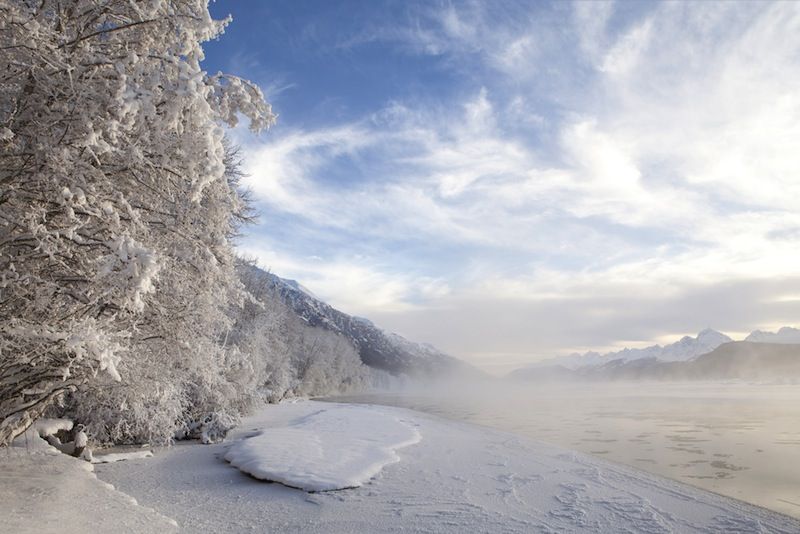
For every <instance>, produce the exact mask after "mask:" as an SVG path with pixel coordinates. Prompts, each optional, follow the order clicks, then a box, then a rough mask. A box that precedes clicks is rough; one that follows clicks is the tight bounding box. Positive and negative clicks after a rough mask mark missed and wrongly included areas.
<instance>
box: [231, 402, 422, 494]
mask: <svg viewBox="0 0 800 534" xmlns="http://www.w3.org/2000/svg"><path fill="white" fill-rule="evenodd" d="M322 406H323V407H322V408H321V409H319V410H317V411H314V412H312V413H310V414H308V415H306V416H303V417H300V418H297V419H294V420H292V421H289V422H288V423H287V424H286V425H285V426H279V427H272V428H269V429H267V430H265V431H263V432H262V433H260V434H258V435H256V436H253V437H250V438H248V439H244V440H242V441H239V442H238V443H236V444H234V445H233V446H232V447H231V448H230V449H229V450H228V452H227V454H226V455H225V459H226V460H227V461H229V462H230V463H231V464H232V465H234V466H236V467H238V468H239V469H240V470H242V471H244V472H245V473H247V474H249V475H252V476H254V477H256V478H260V479H264V480H269V481H273V482H280V483H281V484H284V485H286V486H290V487H293V488H300V489H303V490H306V491H329V490H337V489H344V488H355V487H358V486H361V485H362V484H363V483H364V482H366V481H368V480H369V479H371V478H372V477H374V476H375V475H377V474H378V473H379V472H380V471H381V469H383V467H384V466H385V465H387V464H390V463H394V462H396V461H398V460H399V459H400V458H399V457H398V456H397V454H396V453H395V451H396V450H397V449H400V448H402V447H407V446H409V445H413V444H414V443H417V442H419V440H420V434H419V432H418V431H417V429H416V425H415V424H414V423H412V422H409V421H406V420H403V419H402V418H401V417H397V416H395V415H392V414H387V413H386V412H385V410H381V409H377V408H372V407H369V406H357V405H353V406H332V407H331V408H327V407H325V405H322Z"/></svg>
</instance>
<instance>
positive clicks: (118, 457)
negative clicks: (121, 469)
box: [92, 451, 153, 464]
mask: <svg viewBox="0 0 800 534" xmlns="http://www.w3.org/2000/svg"><path fill="white" fill-rule="evenodd" d="M152 456H153V451H134V452H112V453H109V454H96V455H94V456H93V457H92V463H93V464H110V463H113V462H122V461H125V460H139V459H141V458H151V457H152Z"/></svg>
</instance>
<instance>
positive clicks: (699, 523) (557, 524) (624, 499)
mask: <svg viewBox="0 0 800 534" xmlns="http://www.w3.org/2000/svg"><path fill="white" fill-rule="evenodd" d="M320 414H323V416H320ZM309 421H312V423H309ZM314 421H316V422H314ZM359 421H360V422H361V423H362V424H361V425H359ZM398 423H401V426H397V424H398ZM347 425H350V426H347ZM384 425H388V426H384ZM401 427H403V428H413V430H414V432H417V433H418V435H419V438H421V439H414V440H413V443H406V442H407V441H408V440H406V439H405V438H407V437H408V436H407V435H404V434H402V433H401V434H397V433H396V431H397V430H398V429H400V428H401ZM359 428H360V429H365V430H366V429H370V428H372V429H374V430H376V433H375V436H376V439H375V443H373V444H374V445H375V446H376V447H377V448H378V449H381V450H383V449H382V445H381V444H382V443H384V444H385V443H393V444H394V445H396V446H397V448H396V450H395V449H393V448H392V447H389V449H392V450H394V452H393V453H392V454H394V456H395V457H392V455H391V454H389V455H385V456H384V457H382V460H381V461H380V462H378V463H379V464H380V467H381V468H382V470H380V469H377V470H375V472H374V473H372V472H369V473H366V474H367V475H369V476H366V475H364V473H362V475H364V476H362V477H361V479H360V481H359V483H362V482H363V484H362V485H361V486H359V487H355V488H352V489H346V490H342V491H328V492H321V493H307V492H304V491H301V490H298V489H292V488H290V487H287V486H284V485H281V484H277V483H265V482H263V481H260V480H256V479H255V478H253V477H251V476H248V475H245V474H244V473H242V472H241V471H239V470H238V469H236V468H235V467H233V466H232V465H230V464H229V463H228V462H226V461H225V460H224V456H225V455H226V454H227V453H228V452H229V451H231V450H234V449H235V448H236V447H241V446H242V444H244V443H246V442H247V441H248V438H249V439H250V440H252V439H259V438H263V439H265V440H267V439H268V438H269V436H270V433H271V431H274V432H275V435H276V437H277V438H278V439H276V441H275V443H274V444H273V445H271V446H272V447H279V448H280V444H281V443H285V444H287V446H288V444H290V443H291V441H290V440H282V438H280V434H281V432H285V431H286V430H287V429H295V430H297V429H301V430H303V431H304V432H306V433H308V435H306V437H307V438H308V437H309V436H312V439H310V441H308V442H307V443H306V444H305V445H304V446H298V447H295V448H294V456H295V457H294V459H293V462H294V464H295V465H294V469H295V471H296V472H298V473H300V474H304V476H306V475H313V474H314V473H309V472H305V473H304V471H303V469H299V468H298V466H299V465H302V464H303V460H304V459H309V462H310V463H307V464H305V465H306V467H308V466H311V469H308V470H307V471H314V470H315V469H316V467H314V466H318V467H324V464H325V462H326V461H332V462H333V467H336V466H339V468H342V469H344V471H347V470H348V469H350V470H351V471H352V472H355V471H357V470H358V468H359V466H361V467H363V466H364V465H366V464H365V463H364V462H363V461H357V460H358V458H361V460H363V459H365V458H366V459H368V460H369V461H368V462H367V463H369V462H373V463H371V464H370V465H377V464H376V463H374V461H373V460H374V457H373V456H370V454H366V455H359V454H358V453H353V452H352V450H353V449H352V447H351V445H352V442H350V443H349V442H348V439H349V438H348V436H349V437H350V438H353V439H355V441H359V440H363V439H368V434H367V433H359V432H360V430H359ZM381 428H384V429H389V430H391V429H394V430H391V432H388V433H386V432H384V431H383V430H381ZM281 429H283V430H281ZM254 436H255V437H254ZM331 436H338V438H337V439H336V440H333V441H329V440H328V438H329V437H331ZM387 436H388V438H387ZM294 437H296V436H294ZM387 439H388V440H387ZM401 442H402V443H401ZM276 444H277V445H276ZM403 445H404V446H403ZM401 446H402V447H401ZM318 447H321V448H318ZM317 448H318V449H317ZM339 449H341V452H342V453H343V454H342V455H341V456H342V458H341V459H339V458H338V456H337V455H335V454H332V452H335V451H337V450H339ZM367 449H368V450H372V449H371V448H369V447H368V448H367ZM287 450H288V449H284V450H283V452H280V451H278V452H280V453H281V454H283V453H286V451H287ZM314 450H316V451H317V452H314ZM324 451H327V452H324ZM275 452H276V451H275V450H271V451H270V453H269V456H270V457H272V455H274V454H275ZM354 458H355V460H354ZM386 458H389V461H388V462H386V461H385V460H386ZM320 459H322V460H324V461H323V462H320V461H319V460H320ZM396 460H399V461H396ZM59 461H64V462H68V463H72V464H75V463H78V462H77V461H74V460H72V459H69V458H61V459H60V460H59ZM95 470H96V471H97V477H98V478H99V479H100V480H102V481H104V482H108V483H111V484H113V485H114V486H115V487H116V488H117V489H118V490H119V491H120V492H124V494H127V495H129V496H132V497H133V498H135V499H136V501H138V502H139V503H141V504H142V505H143V506H141V507H138V506H137V507H136V510H134V512H135V513H134V514H133V516H137V517H148V516H147V514H151V515H152V516H153V517H156V518H157V520H158V521H160V523H153V527H152V529H151V530H150V531H153V532H156V531H159V527H157V526H156V525H159V526H160V527H161V528H164V527H166V526H168V524H167V523H165V522H164V521H165V520H166V518H171V519H174V520H175V521H177V523H178V525H180V531H182V532H198V531H208V532H253V531H265V530H269V531H276V532H400V531H404V532H408V531H411V532H466V531H469V532H553V533H555V532H731V531H738V532H765V531H766V532H778V533H794V532H798V531H800V521H797V520H795V519H792V518H790V517H787V516H782V515H780V514H777V513H774V512H771V511H768V510H766V509H762V508H759V507H756V506H753V505H750V504H746V503H744V502H740V501H736V500H733V499H729V498H726V497H722V496H719V495H716V494H713V493H709V492H705V491H703V490H699V489H696V488H693V487H690V486H687V485H684V484H681V483H679V482H674V481H671V480H667V479H663V478H661V477H658V476H655V475H650V474H647V473H644V472H641V471H637V470H636V469H633V468H628V467H625V466H620V465H616V464H610V463H607V462H604V461H602V460H599V459H596V458H593V457H589V456H585V455H583V454H580V453H576V452H572V451H569V450H565V449H560V448H557V447H554V446H550V445H546V444H542V443H537V442H532V441H529V440H526V439H524V438H521V437H518V436H515V435H513V434H509V433H506V432H502V431H498V430H492V429H488V428H484V427H480V426H476V425H471V424H468V423H462V422H456V421H450V420H446V419H440V418H437V417H435V416H431V415H428V414H423V413H420V412H414V411H411V410H406V409H402V408H392V407H385V406H376V405H351V404H338V403H330V402H318V401H302V402H296V403H286V404H281V405H278V406H267V407H265V408H264V409H263V410H261V411H260V412H259V413H257V414H255V415H253V416H251V417H248V418H245V420H244V421H243V422H242V424H241V425H240V426H239V427H238V428H237V429H235V430H234V431H233V432H232V434H231V435H230V437H229V439H228V440H227V441H226V442H225V443H222V444H216V445H199V444H189V443H181V444H178V445H176V446H174V447H171V448H168V449H160V450H157V451H156V454H155V456H154V457H153V458H147V459H133V460H128V461H125V462H118V463H111V464H99V465H96V466H95ZM344 471H339V474H342V473H343V472H344ZM376 473H377V474H376ZM373 474H375V476H374V478H370V477H371V476H372V475H373ZM17 475H19V476H21V474H20V473H17ZM13 480H14V479H13V478H11V479H9V478H8V477H6V479H5V480H3V481H2V482H3V484H2V485H3V489H5V494H8V493H9V486H8V484H10V483H12V482H13ZM96 482H99V481H96ZM101 484H102V483H101ZM115 493H117V494H119V492H115ZM117 499H119V498H118V497H117ZM90 501H91V499H90ZM144 507H147V508H144ZM148 508H151V509H152V510H149V509H148ZM98 509H102V503H95V504H94V505H91V506H89V507H88V508H87V510H93V511H96V510H98ZM4 512H5V511H4ZM87 513H89V512H88V511H87ZM5 515H8V514H6V513H4V516H5ZM51 515H52V514H51ZM130 515H131V514H128V515H127V516H125V517H128V516H130ZM164 516H166V517H164ZM30 520H31V524H30V528H28V529H27V530H26V529H25V528H24V525H23V526H22V527H19V523H17V524H15V525H17V527H18V528H17V529H16V532H27V531H31V532H33V531H36V532H49V531H56V530H58V531H61V532H64V530H63V525H61V527H62V528H61V529H52V530H49V529H48V528H47V524H43V523H42V522H39V521H37V520H36V518H35V517H34V516H31V517H30ZM82 520H83V521H88V520H90V518H89V519H87V518H83V519H82ZM137 520H139V519H137ZM129 521H130V519H129ZM97 531H100V532H102V531H104V530H103V529H100V530H97ZM106 531H108V530H106ZM136 531H137V532H138V531H145V530H142V529H139V530H136ZM162 531H164V530H162Z"/></svg>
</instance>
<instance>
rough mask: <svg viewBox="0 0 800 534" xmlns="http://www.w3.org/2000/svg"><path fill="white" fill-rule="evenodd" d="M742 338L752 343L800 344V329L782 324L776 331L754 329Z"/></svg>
mask: <svg viewBox="0 0 800 534" xmlns="http://www.w3.org/2000/svg"><path fill="white" fill-rule="evenodd" d="M744 340H745V341H750V342H752V343H781V344H800V329H798V328H792V327H790V326H784V327H783V328H781V329H780V330H778V331H777V332H763V331H761V330H756V331H755V332H753V333H752V334H750V335H749V336H747V337H746V338H745V339H744Z"/></svg>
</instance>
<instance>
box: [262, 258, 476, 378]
mask: <svg viewBox="0 0 800 534" xmlns="http://www.w3.org/2000/svg"><path fill="white" fill-rule="evenodd" d="M253 268H254V269H255V268H256V267H253ZM261 272H262V273H263V275H264V276H265V277H266V278H267V280H268V281H269V283H270V284H271V286H272V287H273V289H274V290H275V293H276V294H277V295H278V296H279V298H280V299H281V300H282V301H283V302H284V304H286V306H287V307H288V308H289V309H290V310H291V311H292V312H294V313H295V314H297V316H298V317H300V318H301V319H302V320H303V321H305V322H306V323H307V324H308V325H310V326H314V327H320V328H324V329H326V330H330V331H333V332H335V333H337V334H341V335H342V336H344V337H345V338H347V339H348V340H349V341H350V342H351V343H352V344H353V345H354V346H355V348H356V350H357V351H358V354H359V356H360V357H361V361H362V362H363V363H364V364H365V365H367V366H369V367H374V368H376V369H382V370H384V371H387V372H389V373H391V374H395V375H399V374H407V375H416V376H424V377H435V376H444V375H449V374H453V373H467V374H479V371H477V370H476V369H474V368H472V367H471V366H469V365H468V364H466V363H464V362H462V361H461V360H458V359H456V358H453V357H452V356H448V355H447V354H444V353H443V352H441V351H440V350H438V349H437V348H435V347H432V346H431V345H427V344H422V343H415V342H413V341H409V340H407V339H405V338H403V337H402V336H399V335H397V334H392V333H388V332H385V331H383V330H381V329H380V328H378V327H377V326H375V325H374V324H373V323H372V321H370V320H369V319H364V318H363V317H354V316H351V315H347V314H346V313H343V312H340V311H339V310H337V309H335V308H333V307H332V306H330V305H329V304H326V303H325V302H322V301H321V300H319V299H318V298H316V297H315V296H314V295H313V293H311V291H309V290H307V289H305V288H304V287H303V286H301V285H300V284H298V283H297V282H295V281H294V280H285V279H283V278H281V277H279V276H276V275H274V274H272V273H268V272H265V271H261Z"/></svg>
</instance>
